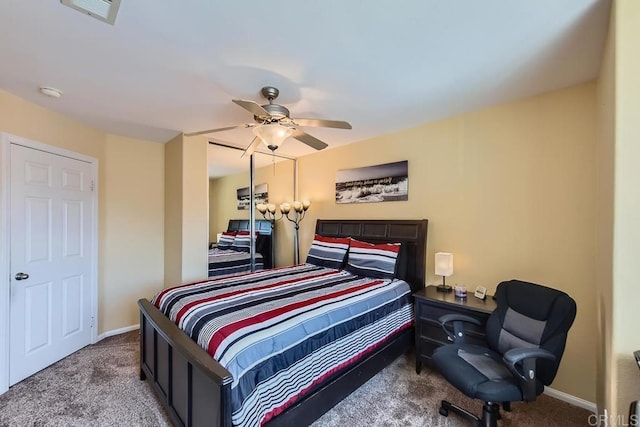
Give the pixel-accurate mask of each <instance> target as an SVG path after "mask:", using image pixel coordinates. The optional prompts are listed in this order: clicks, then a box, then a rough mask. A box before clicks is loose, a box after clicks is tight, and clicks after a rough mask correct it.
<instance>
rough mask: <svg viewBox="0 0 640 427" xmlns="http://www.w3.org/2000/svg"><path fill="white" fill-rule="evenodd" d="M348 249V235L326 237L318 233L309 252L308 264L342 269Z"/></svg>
mask: <svg viewBox="0 0 640 427" xmlns="http://www.w3.org/2000/svg"><path fill="white" fill-rule="evenodd" d="M348 249H349V238H348V237H325V236H320V235H319V234H316V235H315V237H314V238H313V242H312V243H311V247H310V248H309V253H308V254H307V264H313V265H317V266H319V267H329V268H336V269H340V268H342V265H343V264H344V257H345V255H346V254H347V250H348Z"/></svg>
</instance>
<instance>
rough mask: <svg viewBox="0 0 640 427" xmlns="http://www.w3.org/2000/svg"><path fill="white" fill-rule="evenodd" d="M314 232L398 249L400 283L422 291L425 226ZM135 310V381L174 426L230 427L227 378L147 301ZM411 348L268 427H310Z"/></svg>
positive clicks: (374, 358) (354, 223)
mask: <svg viewBox="0 0 640 427" xmlns="http://www.w3.org/2000/svg"><path fill="white" fill-rule="evenodd" d="M316 233H317V234H322V235H325V236H335V237H340V236H351V237H354V238H357V239H358V240H363V241H369V242H372V243H380V242H402V243H403V251H404V252H405V255H406V256H407V257H408V258H407V261H408V262H407V265H408V267H409V268H407V270H406V274H405V275H404V277H401V278H403V279H404V280H405V281H407V282H408V283H409V284H410V285H411V288H412V290H414V291H416V290H418V289H420V288H423V287H424V283H425V271H426V269H425V263H426V240H427V220H426V219H424V220H363V221H358V220H318V221H317V223H316ZM138 306H139V307H140V379H141V380H145V379H146V380H148V381H149V383H150V384H151V386H152V388H153V389H154V391H155V392H156V394H157V396H158V397H159V400H160V401H161V403H162V405H163V406H164V407H165V409H166V410H167V412H168V414H169V416H170V417H171V420H172V421H173V423H174V424H175V425H176V426H190V427H200V426H214V427H231V400H230V395H231V383H232V377H231V374H230V373H229V372H228V371H227V370H226V369H225V368H223V367H222V366H221V365H220V364H219V363H218V362H217V361H216V360H214V359H213V358H212V357H211V356H209V354H208V353H207V352H206V351H204V350H203V349H201V348H200V347H199V346H198V345H197V344H196V343H195V342H194V341H193V340H191V338H189V337H188V336H187V335H186V334H185V333H184V332H183V331H182V330H180V329H179V328H178V327H177V326H176V325H175V324H174V323H173V322H172V321H171V320H169V318H167V317H166V316H165V315H164V314H162V313H161V312H160V311H159V310H158V309H157V308H156V307H154V306H153V305H152V304H151V303H150V302H149V301H148V300H146V299H141V300H139V301H138ZM412 343H413V328H410V329H407V330H405V331H403V332H402V333H400V334H398V335H397V336H395V337H394V338H393V339H391V340H389V341H387V343H386V344H385V345H383V346H381V347H380V348H378V349H377V350H376V351H375V352H373V353H372V354H370V355H368V356H367V357H366V358H364V359H362V360H361V361H359V362H358V363H357V364H356V365H354V366H352V367H351V368H349V369H348V370H347V371H343V372H341V373H339V374H338V375H336V376H335V377H333V378H331V380H330V381H328V382H326V383H325V384H324V385H323V386H322V387H320V388H319V389H317V390H316V391H315V392H314V393H313V394H311V395H308V396H306V397H305V398H304V399H302V400H301V401H300V402H298V403H297V404H295V405H294V406H292V407H290V408H288V409H287V410H286V411H284V412H283V413H282V414H280V415H278V416H277V417H275V418H274V419H272V420H271V421H270V422H269V423H268V424H267V425H268V426H291V425H294V426H304V425H309V424H311V423H312V422H313V421H315V420H316V419H318V418H319V417H320V416H321V415H322V414H324V413H325V412H327V411H328V410H329V409H331V408H332V407H333V406H335V405H336V404H337V403H338V402H340V401H341V400H342V399H344V398H345V397H346V396H348V395H349V394H350V393H351V392H353V391H354V390H356V389H357V388H358V387H360V386H361V385H362V384H364V383H365V382H366V381H367V380H369V379H370V378H371V377H373V376H374V375H375V374H376V373H378V372H379V371H380V370H382V369H383V368H384V367H385V366H387V365H388V364H389V363H391V362H392V361H393V360H395V359H396V358H397V357H399V356H400V355H402V354H403V353H405V352H407V351H408V350H409V349H410V348H411V346H412Z"/></svg>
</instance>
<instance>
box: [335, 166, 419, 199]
mask: <svg viewBox="0 0 640 427" xmlns="http://www.w3.org/2000/svg"><path fill="white" fill-rule="evenodd" d="M406 200H409V161H408V160H404V161H402V162H395V163H385V164H383V165H376V166H367V167H364V168H356V169H341V170H339V171H337V172H336V203H372V202H396V201H406Z"/></svg>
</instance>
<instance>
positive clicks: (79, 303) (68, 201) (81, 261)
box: [9, 144, 93, 385]
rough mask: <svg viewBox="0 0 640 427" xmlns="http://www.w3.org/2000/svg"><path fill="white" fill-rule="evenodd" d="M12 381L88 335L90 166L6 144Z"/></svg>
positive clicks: (75, 347)
mask: <svg viewBox="0 0 640 427" xmlns="http://www.w3.org/2000/svg"><path fill="white" fill-rule="evenodd" d="M10 155H11V177H10V193H11V194H10V213H11V216H10V242H11V255H10V271H11V277H10V280H11V286H10V290H11V303H10V312H11V314H10V316H11V317H10V318H11V322H10V337H11V338H10V354H9V383H10V385H13V384H15V383H17V382H18V381H21V380H22V379H24V378H26V377H28V376H29V375H31V374H33V373H35V372H37V371H39V370H41V369H43V368H45V367H47V366H49V365H51V364H52V363H54V362H56V361H58V360H60V359H62V358H63V357H65V356H67V355H69V354H71V353H73V352H74V351H76V350H78V349H80V348H82V347H84V346H86V345H87V344H89V343H90V342H91V333H92V331H91V328H92V319H91V301H92V295H91V289H92V287H91V283H92V277H91V274H92V268H91V266H92V256H93V254H92V251H93V242H92V234H91V230H92V226H93V224H92V221H93V212H92V209H93V203H92V198H93V194H92V166H91V164H90V163H87V162H84V161H80V160H75V159H71V158H69V157H65V156H61V155H56V154H51V153H47V152H44V151H40V150H37V149H33V148H27V147H24V146H20V145H16V144H11V152H10Z"/></svg>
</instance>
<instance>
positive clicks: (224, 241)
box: [218, 231, 236, 249]
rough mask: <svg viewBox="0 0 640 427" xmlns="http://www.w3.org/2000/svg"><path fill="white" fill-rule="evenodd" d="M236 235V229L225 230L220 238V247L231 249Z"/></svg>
mask: <svg viewBox="0 0 640 427" xmlns="http://www.w3.org/2000/svg"><path fill="white" fill-rule="evenodd" d="M235 236H236V232H235V231H223V232H222V235H221V236H220V240H218V249H231V245H233V241H234V240H235Z"/></svg>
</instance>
